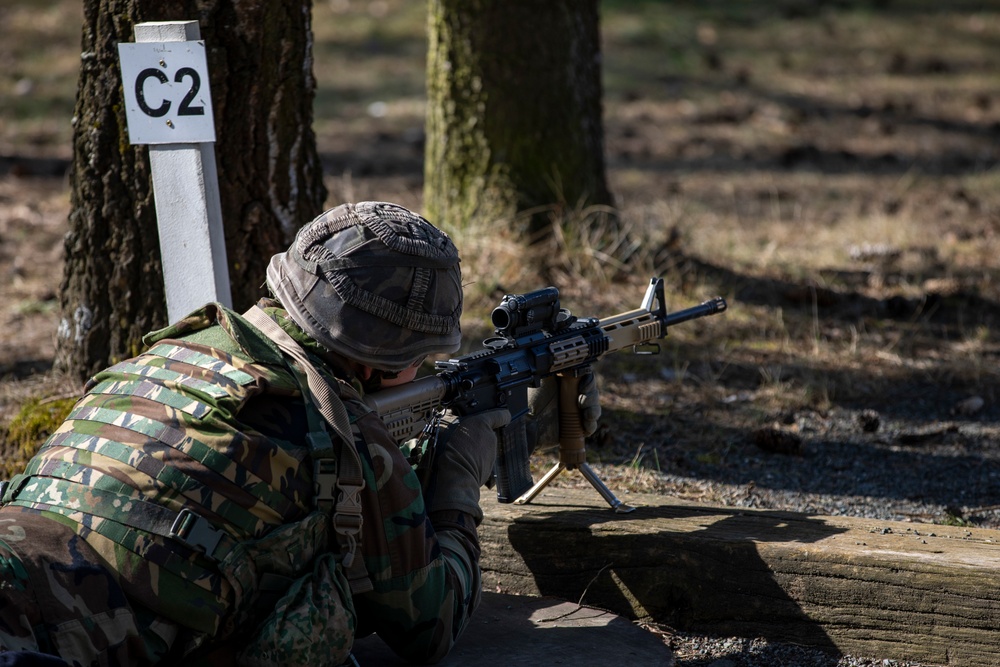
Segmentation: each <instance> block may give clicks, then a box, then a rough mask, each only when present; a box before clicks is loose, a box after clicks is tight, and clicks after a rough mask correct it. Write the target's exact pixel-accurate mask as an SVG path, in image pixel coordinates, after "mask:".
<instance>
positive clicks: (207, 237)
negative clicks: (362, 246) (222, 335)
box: [118, 21, 232, 322]
mask: <svg viewBox="0 0 1000 667" xmlns="http://www.w3.org/2000/svg"><path fill="white" fill-rule="evenodd" d="M200 38H201V31H200V30H199V28H198V22H197V21H165V22H160V23H139V24H136V26H135V40H136V41H135V43H134V44H128V43H123V44H119V45H118V57H119V60H120V61H121V70H122V86H123V88H124V91H125V112H126V119H127V121H128V134H129V141H130V143H132V144H149V162H150V168H151V170H152V177H153V197H154V200H155V202H156V220H157V229H158V230H159V234H160V252H161V255H162V256H163V282H164V288H165V292H166V298H167V317H168V318H169V320H170V321H171V322H175V321H177V320H178V319H179V318H181V317H183V316H184V315H187V314H188V313H189V312H191V311H192V310H195V309H196V308H200V307H201V306H203V305H205V304H206V303H208V302H209V301H218V302H220V303H222V304H224V305H226V306H231V305H232V297H231V295H230V288H229V263H228V261H227V259H226V242H225V236H224V234H223V228H222V205H221V203H220V201H219V178H218V173H217V171H216V166H215V123H214V121H213V117H212V98H211V94H210V91H209V86H208V59H207V58H206V55H205V42H203V41H200Z"/></svg>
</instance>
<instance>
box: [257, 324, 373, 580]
mask: <svg viewBox="0 0 1000 667" xmlns="http://www.w3.org/2000/svg"><path fill="white" fill-rule="evenodd" d="M243 316H244V317H245V318H246V319H247V321H249V322H250V323H251V324H253V325H254V326H255V327H257V328H258V329H260V330H261V331H262V332H263V333H264V334H265V335H266V336H267V337H268V338H270V339H271V340H272V341H274V343H275V344H276V345H277V346H278V347H280V348H281V350H282V351H283V352H285V354H287V355H288V356H289V357H291V358H292V359H293V360H294V361H295V363H296V364H298V366H299V368H301V369H302V370H303V371H304V372H305V374H306V378H307V380H308V382H309V393H310V394H311V395H312V397H313V400H314V401H315V403H316V407H317V409H318V410H319V411H320V414H322V415H323V418H324V419H325V420H326V421H327V423H329V424H330V426H331V427H332V428H333V430H334V432H335V433H336V434H337V435H338V436H339V437H340V440H341V441H342V442H343V446H342V447H341V448H340V451H341V453H342V454H343V455H342V456H341V457H340V460H339V461H336V462H334V461H331V460H330V459H329V458H328V457H329V455H330V452H327V453H326V454H325V455H324V453H323V452H322V451H315V450H314V451H313V474H314V480H313V481H314V484H315V494H316V499H317V501H318V502H323V501H324V500H328V499H330V500H332V495H333V493H332V492H333V489H332V488H331V486H330V484H329V483H328V480H329V476H330V475H331V474H335V476H336V487H337V489H338V490H339V492H340V493H339V495H338V497H337V500H336V504H335V505H334V512H333V529H334V532H335V533H336V534H337V540H338V542H339V543H340V549H341V552H342V553H343V557H344V559H343V564H344V569H345V570H346V572H347V578H348V579H349V580H350V583H351V592H353V593H361V592H365V591H370V590H372V584H371V580H370V579H369V577H368V571H367V569H366V568H365V560H364V558H359V557H358V556H359V555H360V554H358V553H357V551H358V542H359V540H360V537H361V524H362V521H363V518H362V516H361V491H362V490H363V489H364V487H365V478H364V473H363V470H362V467H361V456H360V455H359V454H358V450H357V449H356V448H355V446H354V434H353V432H352V431H351V422H350V417H349V416H348V414H347V408H345V407H344V403H343V401H341V400H340V397H339V396H338V394H337V392H336V390H335V389H334V388H333V386H331V384H330V382H329V381H328V380H327V379H326V378H325V377H324V376H323V375H322V374H321V373H320V372H319V371H318V370H317V369H316V367H315V366H313V364H312V362H310V361H309V357H308V356H307V355H306V352H305V350H303V349H302V347H301V346H300V345H299V344H298V343H296V342H295V339H294V338H292V337H291V336H289V335H288V333H287V332H286V331H285V330H284V329H282V328H281V326H280V325H279V324H278V323H277V322H275V321H274V320H272V319H271V318H270V317H268V315H267V313H265V312H264V311H263V310H262V309H260V308H259V307H258V306H253V307H252V308H250V310H248V311H247V312H246V313H244V314H243ZM312 446H313V443H310V447H312ZM331 464H332V465H331ZM334 471H336V472H334ZM326 496H329V498H327V497H326Z"/></svg>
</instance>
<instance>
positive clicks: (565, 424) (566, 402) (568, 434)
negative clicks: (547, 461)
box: [514, 374, 635, 514]
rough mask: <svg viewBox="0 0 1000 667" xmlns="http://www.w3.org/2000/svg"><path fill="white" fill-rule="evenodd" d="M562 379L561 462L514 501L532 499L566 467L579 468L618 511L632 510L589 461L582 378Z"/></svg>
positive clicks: (560, 388) (566, 468)
mask: <svg viewBox="0 0 1000 667" xmlns="http://www.w3.org/2000/svg"><path fill="white" fill-rule="evenodd" d="M559 382H560V387H559V463H557V464H555V465H554V466H552V468H550V469H549V471H548V472H547V473H545V474H544V475H543V476H542V478H541V479H540V480H538V482H537V483H536V484H535V485H534V486H532V487H531V488H530V489H528V490H527V491H526V492H525V493H524V494H523V495H521V497H520V498H518V499H517V500H515V501H514V502H515V503H516V504H518V505H525V504H527V503H530V502H531V501H532V500H534V498H535V496H537V495H538V493H539V492H540V491H541V490H542V489H544V488H545V487H546V486H548V484H549V482H551V481H552V480H553V479H555V478H556V477H557V476H558V475H559V473H561V472H562V471H563V470H574V469H579V471H580V472H581V473H582V474H583V476H584V478H586V480H587V481H588V482H590V484H591V485H592V486H593V487H594V488H595V489H597V492H598V493H600V494H601V497H602V498H604V499H605V500H606V501H608V504H609V505H611V509H613V510H614V511H615V512H618V513H619V514H626V513H628V512H631V511H633V510H634V509H635V508H634V507H632V506H631V505H626V504H625V503H623V502H622V501H620V500H618V498H617V497H616V496H615V494H614V493H612V492H611V489H609V488H608V487H607V485H606V484H605V483H604V482H602V481H601V478H600V477H598V476H597V473H596V472H594V469H593V468H591V467H590V466H589V465H588V464H587V446H586V443H585V438H584V435H583V426H582V425H581V424H580V412H579V409H578V408H577V406H576V397H577V386H578V385H579V382H580V379H579V378H578V377H572V376H567V375H561V374H560V375H559Z"/></svg>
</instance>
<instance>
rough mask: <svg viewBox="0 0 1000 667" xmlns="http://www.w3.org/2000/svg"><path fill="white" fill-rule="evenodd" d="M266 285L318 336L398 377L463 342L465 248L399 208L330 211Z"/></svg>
mask: <svg viewBox="0 0 1000 667" xmlns="http://www.w3.org/2000/svg"><path fill="white" fill-rule="evenodd" d="M267 284H268V287H270V289H271V291H272V292H273V293H274V295H275V297H277V299H278V300H279V301H281V304H282V305H283V306H284V307H285V309H286V310H287V311H288V314H289V315H290V316H291V318H292V320H294V321H295V323H296V324H298V325H299V326H300V327H301V328H302V329H303V330H304V331H305V332H306V333H307V334H309V335H310V336H312V338H313V339H315V340H316V341H317V342H319V343H320V344H321V345H323V346H324V347H326V348H328V349H330V350H332V351H334V352H337V353H339V354H341V355H343V356H345V357H347V358H349V359H353V360H355V361H359V362H361V363H363V364H365V365H366V366H370V367H372V368H376V369H381V370H385V371H401V370H404V369H406V368H408V367H409V366H412V365H413V364H415V363H417V362H418V361H419V360H420V359H422V358H423V357H425V356H427V355H428V354H433V353H437V352H454V351H455V350H457V349H458V347H459V344H460V342H461V338H462V331H461V328H460V323H459V320H460V318H461V315H462V272H461V269H460V268H459V258H458V250H457V249H456V248H455V244H454V243H452V241H451V239H450V238H449V237H448V235H447V234H445V233H444V232H442V231H441V230H439V229H437V228H436V227H434V225H432V224H431V223H429V222H428V221H427V220H425V219H424V218H422V217H421V216H419V215H417V214H415V213H413V212H412V211H409V210H407V209H405V208H403V207H402V206H398V205H396V204H389V203H386V202H360V203H357V204H342V205H340V206H337V207H336V208H332V209H330V210H329V211H327V212H325V213H323V214H322V215H320V216H319V217H317V218H316V219H315V220H313V221H312V222H310V223H309V224H307V225H306V226H304V227H303V228H302V229H300V230H299V232H298V234H296V236H295V241H294V242H293V243H292V245H291V247H290V248H289V249H288V251H287V252H283V253H278V254H276V255H274V257H272V258H271V262H270V264H269V265H268V267H267Z"/></svg>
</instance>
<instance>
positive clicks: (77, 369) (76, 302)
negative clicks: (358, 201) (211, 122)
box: [56, 0, 326, 379]
mask: <svg viewBox="0 0 1000 667" xmlns="http://www.w3.org/2000/svg"><path fill="white" fill-rule="evenodd" d="M177 20H197V21H198V23H199V26H200V30H201V37H202V39H203V40H204V41H205V44H206V47H207V52H208V68H209V72H210V76H211V90H212V103H213V106H214V111H215V125H216V140H217V141H216V145H215V152H216V161H217V164H218V171H219V190H220V196H221V203H222V217H223V222H224V227H225V237H226V250H227V255H228V260H229V265H230V266H229V269H230V271H229V275H230V282H231V285H232V295H233V303H234V306H235V307H236V308H237V309H242V308H245V307H247V306H249V305H250V304H251V303H253V301H254V300H256V298H257V297H258V296H259V295H260V287H261V285H262V284H263V282H264V270H265V267H266V265H267V261H268V260H269V258H270V256H271V255H272V254H273V253H275V252H277V251H280V250H281V249H283V248H284V247H285V246H286V245H287V244H288V243H289V242H290V241H291V239H292V238H293V237H294V234H295V231H296V230H297V229H298V227H300V226H301V225H302V224H303V223H304V222H306V221H308V220H310V219H312V218H313V217H314V216H315V215H316V214H317V213H319V212H320V211H321V210H322V206H323V204H324V202H325V199H326V190H325V188H324V186H323V180H322V168H321V166H320V163H319V158H318V155H317V151H316V139H315V136H314V135H313V132H312V104H313V96H314V91H315V79H314V78H313V74H312V56H311V44H312V35H311V25H310V22H311V0H294V1H292V2H247V1H240V0H235V1H227V0H207V1H206V0H141V1H140V0H126V1H125V2H121V1H117V0H84V21H83V39H82V51H83V54H82V62H81V68H80V79H79V86H78V90H77V101H76V110H75V113H74V119H73V122H74V136H73V142H74V146H73V150H74V158H73V166H72V171H71V176H70V179H71V202H70V203H71V212H70V221H69V229H70V231H69V234H68V235H67V238H66V263H65V269H64V274H63V280H62V285H61V291H60V306H61V309H62V320H61V322H60V326H59V332H58V340H57V353H56V364H57V366H58V367H60V368H62V369H63V370H66V371H68V372H70V373H71V374H72V375H75V376H77V377H80V378H81V379H82V378H85V377H86V376H88V375H90V374H92V373H93V372H95V371H97V370H100V369H101V368H103V367H105V366H107V365H108V364H109V363H113V362H115V361H116V360H119V359H122V358H125V357H128V356H131V355H134V354H135V353H137V352H138V351H139V349H140V346H141V342H140V341H141V337H142V335H143V334H144V333H145V332H147V331H149V330H151V329H155V328H158V327H160V326H163V325H165V324H166V323H167V322H166V305H165V302H164V290H163V278H162V273H161V265H160V249H159V245H158V240H157V231H156V211H155V208H154V202H153V193H152V186H151V183H150V169H149V158H148V149H147V147H146V146H132V145H129V143H128V134H127V131H126V120H125V108H124V100H123V97H122V84H121V72H120V68H119V61H118V50H117V44H118V43H119V42H131V41H134V36H133V27H134V26H135V24H137V23H144V22H150V21H177Z"/></svg>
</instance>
